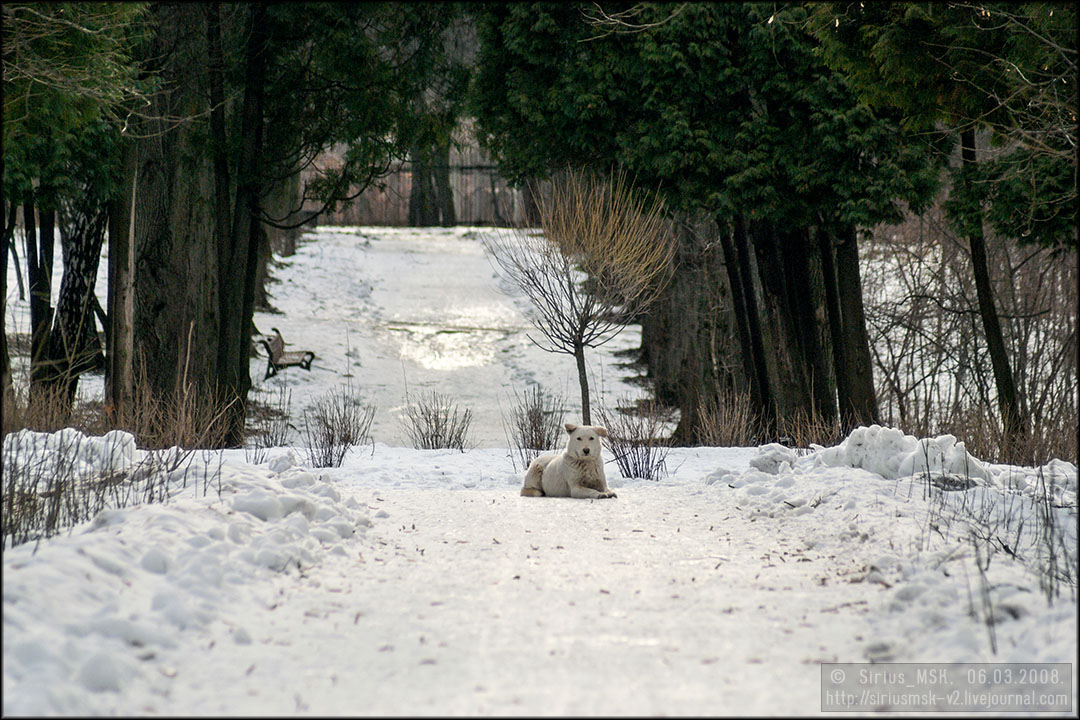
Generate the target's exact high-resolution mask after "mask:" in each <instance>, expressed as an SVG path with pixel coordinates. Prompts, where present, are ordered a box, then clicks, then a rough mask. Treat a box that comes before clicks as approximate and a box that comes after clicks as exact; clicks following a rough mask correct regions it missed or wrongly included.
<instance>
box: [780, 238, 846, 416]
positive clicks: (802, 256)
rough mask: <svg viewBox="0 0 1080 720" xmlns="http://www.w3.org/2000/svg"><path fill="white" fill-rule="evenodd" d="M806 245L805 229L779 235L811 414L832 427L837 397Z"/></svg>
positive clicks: (789, 307) (808, 241)
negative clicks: (815, 299) (822, 340)
mask: <svg viewBox="0 0 1080 720" xmlns="http://www.w3.org/2000/svg"><path fill="white" fill-rule="evenodd" d="M809 244H810V239H809V237H808V235H807V231H806V230H805V229H802V228H800V229H798V230H796V231H793V232H785V233H783V235H782V236H781V256H782V257H783V260H784V271H785V274H786V276H787V278H786V279H787V287H788V295H787V300H788V311H789V312H790V313H791V314H792V316H793V317H794V318H795V319H796V321H797V323H798V329H799V331H798V332H797V333H796V334H795V337H796V339H797V340H798V343H799V349H800V352H801V354H802V361H803V368H804V372H805V374H806V382H807V383H808V384H809V387H810V396H811V397H812V398H813V403H814V404H813V412H814V414H816V415H817V416H819V417H820V418H821V419H822V420H824V421H825V422H827V423H830V424H831V423H833V422H835V421H836V398H835V395H834V394H833V392H832V390H831V388H830V385H829V374H828V369H827V367H826V365H825V356H824V353H823V352H822V350H821V335H820V328H819V323H818V319H817V311H816V310H817V305H816V303H815V302H814V295H813V292H812V290H811V287H810V254H809V252H808V246H809Z"/></svg>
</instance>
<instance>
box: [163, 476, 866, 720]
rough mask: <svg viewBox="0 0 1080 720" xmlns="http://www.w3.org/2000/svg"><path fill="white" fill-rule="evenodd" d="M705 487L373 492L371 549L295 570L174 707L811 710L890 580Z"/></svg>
mask: <svg viewBox="0 0 1080 720" xmlns="http://www.w3.org/2000/svg"><path fill="white" fill-rule="evenodd" d="M702 494H703V491H702V489H701V488H690V487H680V486H667V487H661V486H657V485H652V486H648V485H642V486H638V487H635V489H634V491H633V492H625V493H624V494H623V496H622V497H620V498H619V499H618V500H616V501H615V502H602V501H595V502H581V501H574V500H554V499H552V500H530V499H528V498H521V497H519V496H516V495H513V494H511V493H510V492H507V491H505V490H459V491H455V492H448V493H445V495H443V494H437V493H433V492H431V491H430V490H426V489H419V490H403V489H389V490H379V491H377V492H374V493H370V494H369V497H368V498H367V501H368V503H369V505H370V506H372V507H376V508H378V511H377V512H378V513H379V514H382V513H386V514H387V516H388V517H386V518H385V519H383V520H382V521H381V522H377V523H376V531H373V532H372V533H370V534H369V535H368V537H367V538H366V543H365V545H366V546H367V547H364V548H363V549H361V550H359V551H355V552H350V553H349V554H348V555H346V556H331V557H330V558H329V559H328V560H327V561H326V562H325V563H323V564H322V565H321V566H319V567H318V568H316V569H314V570H313V571H311V572H309V573H307V574H305V575H304V576H296V575H293V576H290V577H283V578H280V579H279V581H278V582H277V583H276V586H277V589H278V592H279V595H278V596H277V597H276V598H275V599H274V602H273V603H272V605H273V608H272V609H269V608H266V607H263V608H259V609H258V610H257V611H256V612H257V615H256V616H255V617H251V618H250V621H249V623H248V627H249V628H250V629H251V630H252V632H253V634H254V636H255V637H254V639H255V642H254V643H253V644H250V645H237V644H235V643H232V642H224V641H223V642H220V643H218V645H217V646H216V647H215V648H214V649H213V650H211V651H210V653H208V655H209V657H208V658H207V662H206V663H204V664H201V665H200V666H198V667H197V668H193V669H186V670H185V672H184V673H183V674H182V675H181V676H180V677H178V678H177V684H176V685H175V686H174V687H173V689H172V693H171V694H172V697H173V698H174V701H173V703H170V705H169V706H168V707H169V712H182V713H187V712H191V713H195V714H203V713H229V712H235V711H236V710H237V709H238V708H243V710H244V712H250V713H256V714H262V713H280V712H283V711H286V710H293V709H296V710H303V711H305V712H311V713H313V714H357V713H363V714H367V713H375V714H384V713H394V714H401V713H403V714H427V713H437V714H444V713H447V714H459V713H460V714H476V713H484V714H488V713H490V714H510V713H527V714H535V713H554V714H608V713H615V714H646V715H654V714H665V713H674V714H686V713H690V714H696V713H710V712H715V713H723V712H725V711H729V710H730V709H732V708H738V709H739V711H740V712H748V713H754V712H761V713H770V714H775V713H782V714H787V713H805V712H816V711H817V710H818V688H819V668H818V663H819V662H821V661H831V662H836V661H838V660H844V661H862V660H864V658H863V657H862V656H861V654H860V652H861V651H860V647H859V646H861V645H862V643H861V642H859V641H860V640H862V639H863V636H862V633H863V631H862V630H860V628H862V627H863V626H864V625H865V620H864V616H865V613H866V612H867V605H868V599H869V598H871V597H872V596H873V595H875V594H877V593H878V592H880V591H881V589H882V588H881V586H879V585H873V586H872V585H869V584H857V585H850V584H848V583H847V582H846V579H845V578H844V575H845V573H852V572H856V571H858V570H859V568H860V567H861V565H859V564H857V559H856V558H845V559H839V560H838V559H837V558H830V557H827V556H825V555H823V554H821V553H818V552H814V551H812V550H811V551H804V550H802V549H800V546H801V541H800V538H798V537H795V536H793V535H791V534H790V532H788V531H786V530H785V528H784V527H783V526H773V527H772V528H771V529H766V528H765V527H764V525H765V524H764V523H762V524H761V525H758V526H757V527H754V525H753V523H751V522H750V521H749V520H747V519H746V517H745V515H743V514H741V513H738V512H736V511H735V508H734V507H733V506H732V505H731V503H730V501H728V500H725V499H723V498H722V497H720V498H715V497H714V498H703V497H701V496H702ZM703 510H704V512H703ZM712 518H720V519H719V520H713V519H712ZM746 538H752V540H751V541H749V542H747V540H746ZM847 579H850V576H849V577H848V578H847ZM823 582H824V583H825V584H824V585H823ZM840 584H843V587H842V588H841V589H840V590H839V591H837V590H835V589H834V588H836V586H837V585H840ZM268 649H272V651H273V652H272V653H268V652H267V651H268ZM192 670H194V671H195V672H192ZM223 672H224V673H227V675H226V676H225V677H222V673H223ZM210 687H212V688H213V692H207V688H210Z"/></svg>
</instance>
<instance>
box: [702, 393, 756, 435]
mask: <svg viewBox="0 0 1080 720" xmlns="http://www.w3.org/2000/svg"><path fill="white" fill-rule="evenodd" d="M761 438H762V432H761V422H760V421H759V420H758V417H757V414H756V413H755V412H754V409H753V407H752V405H751V403H750V395H749V394H748V393H740V392H732V391H728V392H723V393H721V394H720V395H719V396H717V397H716V398H711V399H704V398H703V399H702V400H701V402H700V403H699V410H698V427H697V441H698V443H699V444H701V445H708V446H709V447H754V446H756V445H759V444H760V443H761Z"/></svg>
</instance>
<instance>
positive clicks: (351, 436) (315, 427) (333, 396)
mask: <svg viewBox="0 0 1080 720" xmlns="http://www.w3.org/2000/svg"><path fill="white" fill-rule="evenodd" d="M374 417H375V406H374V405H370V404H368V405H365V404H364V402H363V400H362V399H361V398H360V396H359V395H357V394H356V393H354V392H353V391H352V390H351V389H349V388H344V387H342V388H338V389H337V390H331V391H329V392H327V393H326V394H324V395H323V396H322V397H320V398H319V399H318V400H316V401H315V404H314V406H313V408H312V409H311V410H308V411H305V412H304V421H305V422H304V437H305V440H306V441H307V446H308V459H309V460H310V461H311V466H312V467H340V466H341V461H342V460H344V459H345V453H346V452H348V450H349V448H351V447H353V446H354V445H361V444H363V443H365V442H368V441H369V440H370V434H369V433H370V430H371V421H372V419H373V418H374Z"/></svg>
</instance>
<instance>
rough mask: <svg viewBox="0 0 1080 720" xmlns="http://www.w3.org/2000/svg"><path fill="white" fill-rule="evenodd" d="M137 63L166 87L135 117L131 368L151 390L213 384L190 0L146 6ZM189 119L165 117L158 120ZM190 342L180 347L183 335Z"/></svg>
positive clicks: (199, 38) (211, 200)
mask: <svg viewBox="0 0 1080 720" xmlns="http://www.w3.org/2000/svg"><path fill="white" fill-rule="evenodd" d="M151 10H152V12H153V14H154V19H155V23H156V26H157V27H158V28H159V30H158V31H157V32H156V33H155V39H154V43H153V47H151V48H150V49H149V50H148V52H147V56H148V57H147V58H146V62H147V63H148V64H149V65H150V66H151V67H150V69H151V70H152V71H153V72H155V73H157V74H158V75H159V76H160V77H161V78H162V81H163V84H164V85H165V86H166V87H168V88H169V89H170V91H169V92H162V93H158V94H156V95H155V96H154V97H153V100H152V102H153V106H152V108H151V111H150V114H152V115H153V116H154V117H155V118H157V119H155V120H148V121H144V122H143V123H141V124H140V127H139V133H138V135H139V136H140V139H138V140H136V141H135V142H136V145H137V152H138V163H137V167H138V170H137V172H138V177H137V183H138V194H137V196H136V200H135V220H134V227H135V237H134V244H135V279H134V282H135V296H134V345H135V362H136V374H137V375H138V376H139V377H140V379H142V378H143V377H144V376H145V378H146V381H147V383H148V385H149V389H150V390H151V391H153V392H154V394H155V395H156V396H158V397H162V398H165V397H170V396H171V395H172V394H173V393H174V392H176V391H177V388H178V387H179V384H180V380H181V378H186V379H187V381H188V384H189V385H190V386H191V387H194V388H199V389H200V391H206V392H205V397H209V395H210V393H209V390H210V389H212V388H213V387H214V386H215V385H216V384H217V375H218V365H217V352H216V346H215V341H216V338H217V336H218V332H219V317H218V308H219V303H218V268H219V264H218V249H217V243H216V237H215V235H214V227H215V217H214V213H215V200H216V198H215V196H214V192H213V189H214V188H213V180H214V178H213V167H212V161H211V157H210V153H209V152H208V147H207V136H208V127H207V124H208V123H207V120H206V119H205V117H206V115H205V113H206V111H207V105H208V98H209V90H208V87H207V84H208V78H207V62H208V49H207V32H206V26H207V19H206V12H205V10H204V8H203V7H202V6H200V5H199V4H197V3H186V4H185V3H173V4H165V3H161V4H154V5H153V6H152V8H151ZM176 117H185V118H190V119H189V120H186V121H185V122H183V123H180V124H174V123H171V122H169V121H168V120H166V118H176ZM189 337H190V338H191V339H192V345H193V346H192V347H190V348H189V347H188V338H189Z"/></svg>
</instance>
